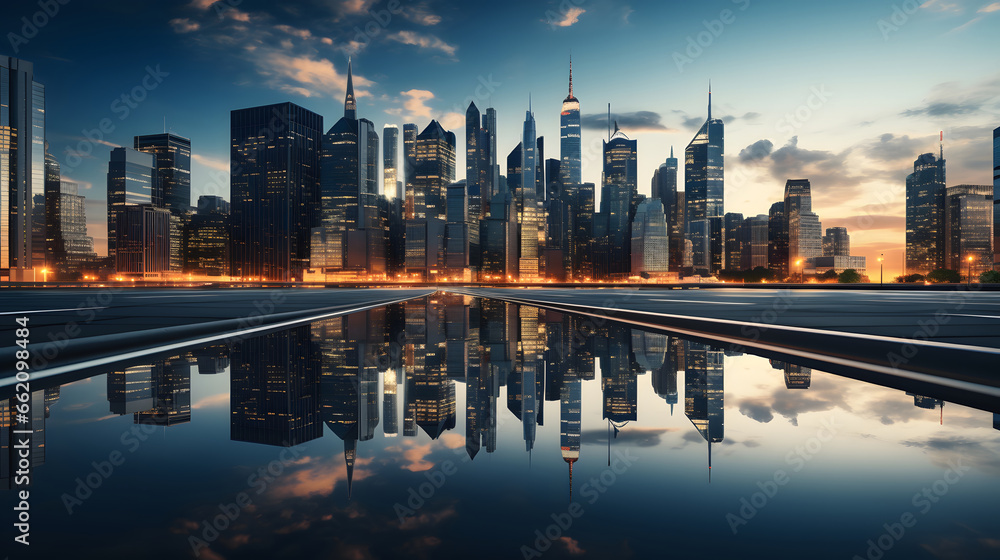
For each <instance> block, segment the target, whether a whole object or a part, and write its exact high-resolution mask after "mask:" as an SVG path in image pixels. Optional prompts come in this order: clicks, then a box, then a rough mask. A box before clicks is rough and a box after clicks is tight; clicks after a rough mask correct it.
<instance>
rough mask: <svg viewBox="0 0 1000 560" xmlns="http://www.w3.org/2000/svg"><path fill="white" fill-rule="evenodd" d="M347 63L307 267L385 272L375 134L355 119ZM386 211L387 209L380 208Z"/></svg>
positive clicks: (323, 162)
mask: <svg viewBox="0 0 1000 560" xmlns="http://www.w3.org/2000/svg"><path fill="white" fill-rule="evenodd" d="M353 83H354V82H353V77H352V69H351V64H350V63H348V66H347V94H346V97H345V101H344V116H343V117H342V118H341V119H340V120H338V121H337V122H336V124H334V125H333V126H332V127H330V130H328V131H327V133H326V134H325V135H324V136H323V153H322V156H321V158H320V168H321V178H320V191H321V198H322V206H321V208H320V220H319V224H317V227H316V228H314V229H313V230H312V232H311V243H310V265H311V267H312V268H316V269H321V270H323V271H324V272H326V273H331V272H333V273H338V272H343V271H350V272H351V273H354V274H358V275H374V276H381V275H384V274H385V273H386V255H387V254H386V218H387V216H386V215H385V214H386V212H383V208H382V204H381V200H380V199H381V194H380V193H379V180H378V157H379V156H378V154H379V150H378V142H379V138H378V134H376V132H375V125H374V123H372V122H371V121H369V120H368V119H358V118H357V114H358V113H357V105H356V103H355V99H354V87H353ZM386 210H387V208H386Z"/></svg>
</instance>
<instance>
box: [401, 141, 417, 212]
mask: <svg viewBox="0 0 1000 560" xmlns="http://www.w3.org/2000/svg"><path fill="white" fill-rule="evenodd" d="M416 176H417V125H415V124H409V123H408V124H404V125H403V186H404V193H405V196H406V202H405V203H404V205H403V217H404V219H407V220H412V219H413V218H414V213H415V212H416V210H415V209H414V205H415V204H416V201H415V200H414V194H413V182H414V179H415V178H416Z"/></svg>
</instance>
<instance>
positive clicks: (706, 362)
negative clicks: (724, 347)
mask: <svg viewBox="0 0 1000 560" xmlns="http://www.w3.org/2000/svg"><path fill="white" fill-rule="evenodd" d="M684 358H685V364H686V369H685V371H684V386H685V387H684V414H685V415H686V416H687V417H688V419H689V420H691V423H692V424H693V425H694V427H695V428H696V429H697V430H698V433H699V434H701V437H702V438H704V439H705V441H706V442H708V468H709V469H711V468H712V444H713V443H720V442H721V441H722V440H723V439H724V438H725V406H724V402H723V401H724V398H725V393H724V389H723V384H724V378H725V370H724V367H725V366H724V362H723V359H724V353H723V352H722V351H721V350H717V349H715V348H712V347H710V346H708V345H707V344H701V343H699V342H688V343H687V349H686V350H685V352H684ZM709 472H711V471H709Z"/></svg>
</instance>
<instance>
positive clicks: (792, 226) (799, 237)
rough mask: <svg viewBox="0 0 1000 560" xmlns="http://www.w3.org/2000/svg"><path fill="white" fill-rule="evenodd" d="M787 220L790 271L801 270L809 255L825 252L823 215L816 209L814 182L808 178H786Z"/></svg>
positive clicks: (818, 254) (817, 255)
mask: <svg viewBox="0 0 1000 560" xmlns="http://www.w3.org/2000/svg"><path fill="white" fill-rule="evenodd" d="M785 220H787V221H788V228H787V231H788V264H789V266H790V267H791V270H790V272H791V273H796V272H797V273H800V274H801V273H802V270H803V268H802V267H804V266H805V264H806V262H805V261H806V259H810V258H813V257H821V256H823V233H822V226H821V224H820V222H819V216H817V215H816V214H815V213H814V212H813V211H812V186H811V185H810V183H809V180H808V179H789V180H788V181H786V182H785ZM799 261H802V262H801V263H800V262H799Z"/></svg>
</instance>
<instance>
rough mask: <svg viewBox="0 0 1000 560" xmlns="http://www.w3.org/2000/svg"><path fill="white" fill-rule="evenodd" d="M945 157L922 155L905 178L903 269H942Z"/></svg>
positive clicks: (915, 271)
mask: <svg viewBox="0 0 1000 560" xmlns="http://www.w3.org/2000/svg"><path fill="white" fill-rule="evenodd" d="M945 196H946V186H945V160H944V156H943V154H942V156H941V157H935V156H934V154H922V155H921V156H920V157H918V158H917V160H916V161H915V162H914V163H913V173H911V174H910V175H908V176H907V177H906V272H907V273H909V274H914V273H917V274H927V273H929V272H931V271H933V270H937V269H939V268H945V264H946V263H945V223H944V220H945Z"/></svg>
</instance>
